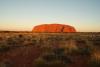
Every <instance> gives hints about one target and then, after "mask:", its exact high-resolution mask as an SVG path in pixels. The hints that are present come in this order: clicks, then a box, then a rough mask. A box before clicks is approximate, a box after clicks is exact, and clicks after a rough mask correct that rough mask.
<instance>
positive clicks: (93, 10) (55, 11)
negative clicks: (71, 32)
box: [0, 0, 100, 32]
mask: <svg viewBox="0 0 100 67" xmlns="http://www.w3.org/2000/svg"><path fill="white" fill-rule="evenodd" d="M52 23H58V24H66V25H71V26H74V27H75V28H76V30H77V31H78V32H100V0H0V30H10V31H31V30H32V28H33V27H34V26H36V25H40V24H52Z"/></svg>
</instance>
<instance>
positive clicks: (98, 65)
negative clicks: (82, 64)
mask: <svg viewBox="0 0 100 67" xmlns="http://www.w3.org/2000/svg"><path fill="white" fill-rule="evenodd" d="M88 67H100V60H99V59H92V60H90V61H89V63H88Z"/></svg>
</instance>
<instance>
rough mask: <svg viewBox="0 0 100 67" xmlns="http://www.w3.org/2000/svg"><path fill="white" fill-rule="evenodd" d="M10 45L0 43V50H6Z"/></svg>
mask: <svg viewBox="0 0 100 67" xmlns="http://www.w3.org/2000/svg"><path fill="white" fill-rule="evenodd" d="M9 49H10V47H9V46H8V45H1V46H0V52H5V51H8V50H9Z"/></svg>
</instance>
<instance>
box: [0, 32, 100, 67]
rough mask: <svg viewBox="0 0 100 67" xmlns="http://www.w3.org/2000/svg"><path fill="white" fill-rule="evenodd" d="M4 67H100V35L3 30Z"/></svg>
mask: <svg viewBox="0 0 100 67" xmlns="http://www.w3.org/2000/svg"><path fill="white" fill-rule="evenodd" d="M0 67H100V33H99V32H73V33H33V32H27V31H25V32H21V31H20V32H18V31H17V32H16V31H12V32H9V31H1V32H0Z"/></svg>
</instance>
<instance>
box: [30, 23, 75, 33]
mask: <svg viewBox="0 0 100 67" xmlns="http://www.w3.org/2000/svg"><path fill="white" fill-rule="evenodd" d="M32 32H35V33H66V32H76V30H75V28H74V27H72V26H70V25H64V24H42V25H37V26H35V27H34V28H33V30H32Z"/></svg>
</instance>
